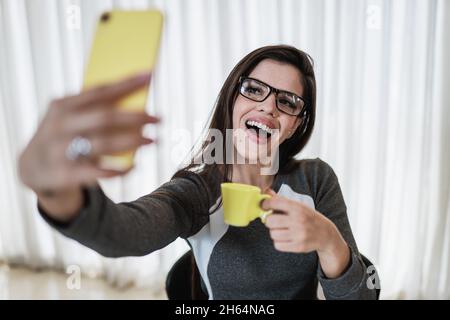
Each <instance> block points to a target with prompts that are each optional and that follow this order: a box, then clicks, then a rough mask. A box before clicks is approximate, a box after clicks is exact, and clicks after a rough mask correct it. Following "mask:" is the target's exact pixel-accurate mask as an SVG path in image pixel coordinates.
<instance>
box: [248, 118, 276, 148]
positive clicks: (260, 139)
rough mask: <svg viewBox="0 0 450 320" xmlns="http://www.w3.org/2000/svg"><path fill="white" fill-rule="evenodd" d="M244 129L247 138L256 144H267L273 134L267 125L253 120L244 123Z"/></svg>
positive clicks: (272, 130)
mask: <svg viewBox="0 0 450 320" xmlns="http://www.w3.org/2000/svg"><path fill="white" fill-rule="evenodd" d="M245 127H246V128H247V130H245V132H246V133H247V135H248V137H249V138H250V139H251V140H252V141H254V142H256V143H258V144H260V143H261V144H262V143H267V141H268V140H269V139H270V137H271V136H272V134H273V133H274V129H271V128H269V127H268V126H267V125H265V124H263V123H261V122H258V121H255V120H247V121H246V122H245Z"/></svg>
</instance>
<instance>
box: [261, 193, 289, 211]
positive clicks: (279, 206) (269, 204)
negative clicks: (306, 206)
mask: <svg viewBox="0 0 450 320" xmlns="http://www.w3.org/2000/svg"><path fill="white" fill-rule="evenodd" d="M261 208H262V209H263V210H275V211H281V212H285V213H288V212H290V211H291V210H292V203H291V200H289V199H286V198H284V197H281V196H278V195H275V196H272V198H270V199H265V200H264V201H263V202H262V204H261Z"/></svg>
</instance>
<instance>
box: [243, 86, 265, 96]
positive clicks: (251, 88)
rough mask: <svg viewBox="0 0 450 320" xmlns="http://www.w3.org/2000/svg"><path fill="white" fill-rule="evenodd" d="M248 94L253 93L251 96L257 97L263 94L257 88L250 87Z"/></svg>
mask: <svg viewBox="0 0 450 320" xmlns="http://www.w3.org/2000/svg"><path fill="white" fill-rule="evenodd" d="M247 92H248V93H251V94H257V95H260V94H261V93H262V92H261V90H260V89H259V88H255V87H248V88H247Z"/></svg>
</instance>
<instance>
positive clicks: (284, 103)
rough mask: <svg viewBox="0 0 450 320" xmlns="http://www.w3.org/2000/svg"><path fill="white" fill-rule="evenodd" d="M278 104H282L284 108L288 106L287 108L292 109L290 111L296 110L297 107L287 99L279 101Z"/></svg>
mask: <svg viewBox="0 0 450 320" xmlns="http://www.w3.org/2000/svg"><path fill="white" fill-rule="evenodd" d="M278 103H280V104H282V105H283V106H286V107H288V108H290V109H295V105H294V104H293V103H292V102H290V101H289V100H286V99H280V100H279V101H278Z"/></svg>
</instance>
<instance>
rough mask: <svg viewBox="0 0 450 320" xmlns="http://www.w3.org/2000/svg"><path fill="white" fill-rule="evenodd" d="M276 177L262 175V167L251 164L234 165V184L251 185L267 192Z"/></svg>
mask: <svg viewBox="0 0 450 320" xmlns="http://www.w3.org/2000/svg"><path fill="white" fill-rule="evenodd" d="M274 178H275V176H274V175H262V174H261V167H260V166H258V165H250V164H235V165H233V177H232V179H231V181H232V182H237V183H244V184H251V185H253V186H257V187H259V188H261V190H262V191H265V190H266V189H267V188H270V187H271V186H272V183H273V180H274Z"/></svg>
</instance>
